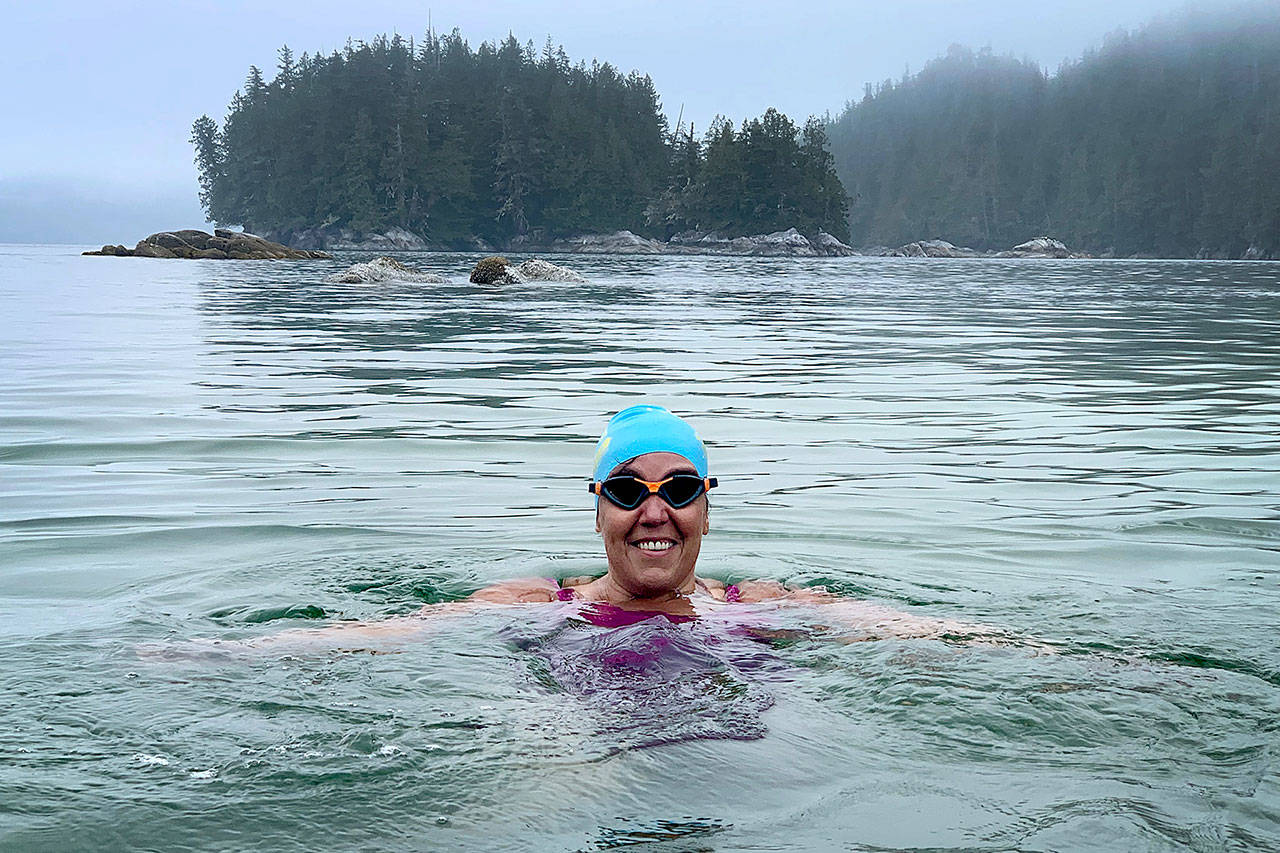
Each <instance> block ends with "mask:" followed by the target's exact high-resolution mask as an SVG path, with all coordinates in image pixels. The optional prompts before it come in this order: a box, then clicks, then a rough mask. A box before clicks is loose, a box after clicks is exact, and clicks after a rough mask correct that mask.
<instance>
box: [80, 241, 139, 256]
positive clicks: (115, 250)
mask: <svg viewBox="0 0 1280 853" xmlns="http://www.w3.org/2000/svg"><path fill="white" fill-rule="evenodd" d="M80 254H82V255H105V256H107V257H121V258H127V257H129V255H131V254H133V252H132V250H131V249H126V248H125V247H124V246H113V245H112V244H110V243H108V244H107V245H105V246H103V247H102V248H101V249H97V250H91V251H88V252H81V253H80Z"/></svg>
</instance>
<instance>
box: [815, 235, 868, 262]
mask: <svg viewBox="0 0 1280 853" xmlns="http://www.w3.org/2000/svg"><path fill="white" fill-rule="evenodd" d="M810 242H811V243H813V248H814V249H816V250H817V251H818V254H820V255H826V256H827V257H829V258H847V257H850V256H852V255H856V254H858V250H857V249H855V248H853V247H852V246H849V245H846V244H845V243H841V242H840V240H839V238H838V237H836V236H834V235H832V234H828V233H827V232H826V231H819V232H818V236H817V237H814V238H813V239H812V240H811V241H810Z"/></svg>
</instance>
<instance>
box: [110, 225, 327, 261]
mask: <svg viewBox="0 0 1280 853" xmlns="http://www.w3.org/2000/svg"><path fill="white" fill-rule="evenodd" d="M84 254H86V255H110V256H113V257H132V258H188V259H202V258H204V259H210V260H234V261H260V260H310V259H323V260H327V259H329V257H330V256H329V255H328V254H326V253H325V252H311V251H306V250H302V249H291V248H289V247H288V246H282V245H281V244H279V243H273V242H271V241H270V240H266V239H264V238H262V237H259V236H257V235H256V234H248V233H244V232H240V231H228V230H227V229H225V228H218V229H215V230H214V232H213V233H212V234H209V233H206V232H204V231H196V230H194V229H187V230H182V231H161V232H159V233H156V234H152V235H151V236H149V237H145V238H143V239H142V240H140V241H138V245H137V246H135V247H134V248H132V249H126V248H125V247H124V246H118V245H107V246H103V247H102V248H101V249H99V250H98V251H96V252H84Z"/></svg>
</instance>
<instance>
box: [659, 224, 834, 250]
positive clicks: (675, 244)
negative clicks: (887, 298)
mask: <svg viewBox="0 0 1280 853" xmlns="http://www.w3.org/2000/svg"><path fill="white" fill-rule="evenodd" d="M666 251H667V253H668V254H676V255H761V256H771V257H776V256H787V257H818V256H826V257H841V256H848V255H856V254H858V252H857V251H856V250H855V249H854V248H853V247H852V246H846V245H845V244H844V243H841V242H840V241H839V240H837V239H836V238H835V237H833V236H832V235H830V234H828V233H827V232H825V231H819V232H818V234H817V236H816V237H815V238H814V239H813V240H810V239H809V238H807V237H805V236H804V235H803V234H801V233H800V232H799V231H797V230H796V229H795V228H788V229H787V230H785V231H774V232H773V233H772V234H754V235H752V236H749V237H727V236H725V235H723V234H720V233H718V232H716V231H708V232H705V233H704V232H700V231H682V232H680V233H679V234H675V235H673V236H672V237H671V239H670V240H669V241H667V248H666Z"/></svg>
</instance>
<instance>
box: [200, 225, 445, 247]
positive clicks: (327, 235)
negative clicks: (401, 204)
mask: <svg viewBox="0 0 1280 853" xmlns="http://www.w3.org/2000/svg"><path fill="white" fill-rule="evenodd" d="M215 233H216V232H215ZM268 236H269V237H270V239H271V240H273V241H276V242H279V243H281V244H287V245H289V246H292V247H294V248H295V249H337V250H341V251H374V252H423V251H427V250H429V249H432V248H434V247H433V246H432V245H431V243H430V242H428V241H427V240H426V239H425V238H423V237H421V236H419V235H417V234H415V233H413V232H412V231H409V230H407V229H404V228H398V227H392V228H388V229H386V230H385V231H381V232H377V231H369V232H365V231H356V230H354V229H352V228H341V227H337V226H333V225H323V226H320V227H317V228H301V229H283V230H280V231H273V232H270V233H269V234H268Z"/></svg>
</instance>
